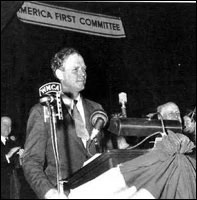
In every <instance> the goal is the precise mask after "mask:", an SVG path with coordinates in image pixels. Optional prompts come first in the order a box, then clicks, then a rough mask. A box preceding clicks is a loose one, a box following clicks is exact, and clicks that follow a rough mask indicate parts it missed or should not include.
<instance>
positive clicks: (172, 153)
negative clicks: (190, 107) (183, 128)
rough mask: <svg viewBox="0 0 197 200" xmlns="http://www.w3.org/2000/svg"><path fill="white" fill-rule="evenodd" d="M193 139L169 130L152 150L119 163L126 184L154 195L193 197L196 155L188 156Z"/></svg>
mask: <svg viewBox="0 0 197 200" xmlns="http://www.w3.org/2000/svg"><path fill="white" fill-rule="evenodd" d="M194 147H195V146H194V143H193V142H191V141H190V140H189V138H188V137H187V136H185V135H183V134H178V133H177V134H175V133H173V132H171V131H169V132H168V135H167V136H165V137H164V138H163V140H162V142H160V143H158V144H157V145H156V148H155V149H154V150H152V151H151V152H149V153H147V154H145V155H143V156H140V157H138V158H136V159H133V160H131V161H128V162H125V163H123V164H122V166H120V171H121V173H122V175H123V177H124V179H125V182H126V184H127V186H128V187H131V186H135V187H136V188H137V190H139V189H140V188H144V189H146V190H147V191H149V192H150V193H151V194H152V195H153V196H154V197H155V198H157V199H158V198H161V199H195V198H196V157H195V156H193V157H192V156H190V155H189V154H190V153H191V152H192V149H193V148H194Z"/></svg>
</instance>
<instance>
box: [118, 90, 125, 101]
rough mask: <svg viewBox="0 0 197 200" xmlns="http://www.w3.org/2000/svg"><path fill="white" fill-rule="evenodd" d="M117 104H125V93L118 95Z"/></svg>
mask: <svg viewBox="0 0 197 200" xmlns="http://www.w3.org/2000/svg"><path fill="white" fill-rule="evenodd" d="M118 96H119V103H122V102H124V103H127V94H126V93H125V92H121V93H119V95H118Z"/></svg>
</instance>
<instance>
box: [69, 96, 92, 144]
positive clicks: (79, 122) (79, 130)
mask: <svg viewBox="0 0 197 200" xmlns="http://www.w3.org/2000/svg"><path fill="white" fill-rule="evenodd" d="M76 104H77V100H74V105H73V113H72V116H73V119H74V121H75V129H76V134H77V136H78V137H80V138H81V139H84V140H86V141H88V139H89V133H88V131H87V129H86V127H85V124H84V122H83V119H82V117H81V115H80V113H79V110H78V109H77V105H76Z"/></svg>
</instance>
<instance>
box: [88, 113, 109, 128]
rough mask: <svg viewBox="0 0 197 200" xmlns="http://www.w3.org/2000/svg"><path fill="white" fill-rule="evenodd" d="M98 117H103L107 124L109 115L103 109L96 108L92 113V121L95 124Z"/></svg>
mask: <svg viewBox="0 0 197 200" xmlns="http://www.w3.org/2000/svg"><path fill="white" fill-rule="evenodd" d="M98 118H102V119H103V121H104V125H103V126H105V125H106V124H107V122H108V116H107V114H106V113H105V112H104V111H103V110H96V111H94V112H93V113H92V115H91V116H90V123H91V124H92V125H93V126H94V125H95V123H96V120H97V119H98Z"/></svg>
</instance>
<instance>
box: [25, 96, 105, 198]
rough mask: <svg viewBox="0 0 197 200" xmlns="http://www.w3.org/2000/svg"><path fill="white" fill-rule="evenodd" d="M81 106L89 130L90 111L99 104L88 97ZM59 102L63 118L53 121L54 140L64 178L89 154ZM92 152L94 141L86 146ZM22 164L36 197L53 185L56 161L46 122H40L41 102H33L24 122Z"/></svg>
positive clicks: (41, 117) (42, 194)
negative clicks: (55, 133) (25, 125)
mask: <svg viewBox="0 0 197 200" xmlns="http://www.w3.org/2000/svg"><path fill="white" fill-rule="evenodd" d="M82 102H83V107H84V112H85V118H86V128H87V130H88V132H89V134H90V133H91V131H92V128H93V127H92V125H91V123H90V115H91V114H92V113H93V112H94V111H95V110H97V109H102V106H101V105H100V104H98V103H96V102H93V101H90V100H88V99H83V98H82ZM62 105H63V108H62V110H63V117H64V119H63V120H58V121H57V124H56V130H57V142H58V150H59V157H60V168H61V178H62V179H65V178H67V177H69V176H70V175H71V174H73V173H74V172H76V171H77V170H79V169H80V168H81V167H82V166H83V163H84V162H85V161H86V160H87V159H88V158H89V155H88V154H87V150H86V148H85V147H84V145H83V143H82V140H81V139H80V138H78V137H77V135H76V131H75V128H74V121H73V119H72V118H71V116H70V114H69V113H68V111H67V108H66V107H65V106H64V104H62ZM90 150H91V153H92V154H95V153H96V150H95V146H94V144H93V145H92V146H91V148H90ZM22 163H23V164H22V166H23V170H24V175H25V177H26V180H27V181H28V182H29V184H30V186H31V187H32V189H33V190H34V191H35V193H36V194H37V196H38V197H39V198H43V197H44V195H45V193H46V192H47V191H48V190H49V189H51V188H54V187H56V185H57V178H56V165H55V159H54V152H53V148H52V141H51V131H50V123H49V122H44V114H43V106H41V105H40V104H37V105H35V106H34V107H33V108H32V109H31V111H30V116H29V119H28V123H27V136H26V142H25V151H24V154H23V161H22Z"/></svg>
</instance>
